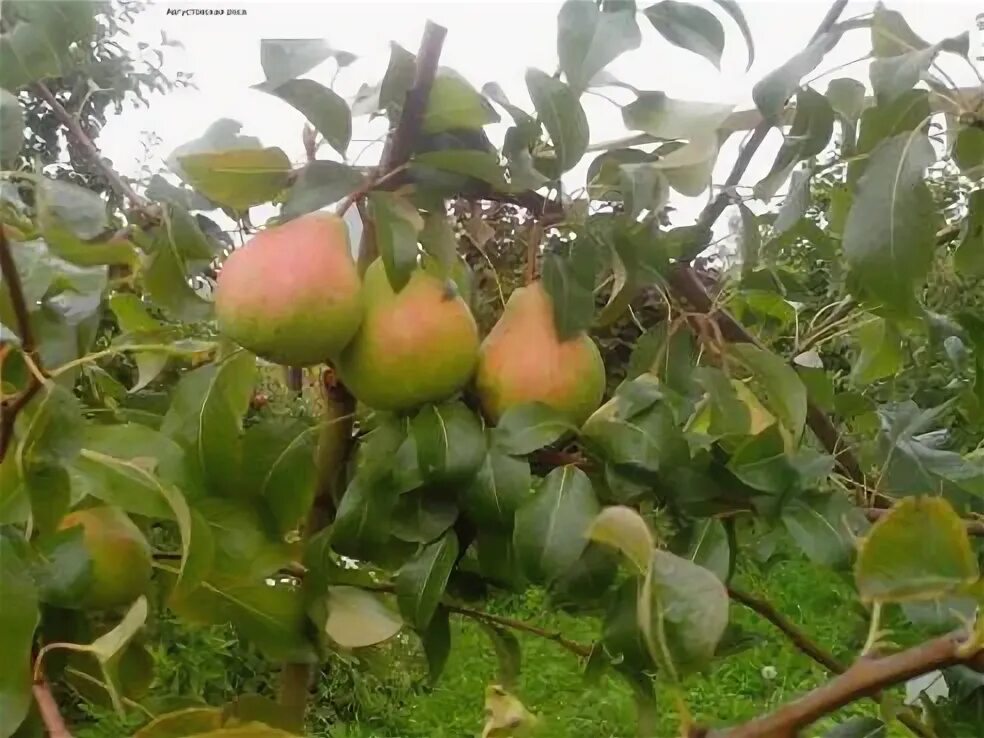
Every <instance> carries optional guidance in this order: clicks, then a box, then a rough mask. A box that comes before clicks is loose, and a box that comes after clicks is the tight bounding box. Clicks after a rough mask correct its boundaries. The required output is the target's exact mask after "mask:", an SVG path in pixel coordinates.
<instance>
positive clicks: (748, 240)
mask: <svg viewBox="0 0 984 738" xmlns="http://www.w3.org/2000/svg"><path fill="white" fill-rule="evenodd" d="M738 212H739V214H740V215H741V237H740V238H739V244H738V250H739V253H740V254H741V273H742V274H743V275H747V274H751V273H752V272H753V271H755V268H756V267H757V266H758V261H759V252H760V251H761V250H762V231H761V230H759V224H758V218H756V217H755V213H753V212H752V211H751V210H749V209H748V206H747V205H745V203H743V202H742V203H738Z"/></svg>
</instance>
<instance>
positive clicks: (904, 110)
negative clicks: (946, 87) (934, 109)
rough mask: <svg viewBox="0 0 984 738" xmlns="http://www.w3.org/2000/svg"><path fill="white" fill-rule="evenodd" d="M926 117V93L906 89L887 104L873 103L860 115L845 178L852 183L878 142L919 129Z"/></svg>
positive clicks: (858, 175)
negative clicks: (855, 144) (856, 137)
mask: <svg viewBox="0 0 984 738" xmlns="http://www.w3.org/2000/svg"><path fill="white" fill-rule="evenodd" d="M929 116H930V105H929V93H927V91H926V90H909V91H908V92H905V93H903V94H902V95H900V96H899V97H898V98H897V99H896V100H893V101H892V102H891V103H889V104H887V105H875V106H874V107H870V108H867V109H866V110H865V111H864V112H863V113H862V114H861V124H860V128H859V129H858V143H857V148H856V150H855V151H854V154H855V155H856V157H855V159H854V160H853V161H851V162H849V163H848V167H847V181H848V184H850V185H855V184H856V183H857V181H858V179H859V178H860V177H861V175H862V174H863V173H864V171H865V170H866V169H867V168H868V165H869V163H870V162H869V158H870V157H866V156H862V155H863V154H871V153H872V152H873V151H874V150H875V147H877V146H878V144H879V143H881V142H882V141H884V140H886V139H889V138H891V137H892V136H898V135H899V134H902V133H909V132H911V131H914V130H916V129H917V128H922V127H923V126H925V125H926V122H927V120H928V118H929Z"/></svg>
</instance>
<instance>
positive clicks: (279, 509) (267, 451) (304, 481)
mask: <svg viewBox="0 0 984 738" xmlns="http://www.w3.org/2000/svg"><path fill="white" fill-rule="evenodd" d="M319 430H320V428H319V427H318V426H311V425H308V424H307V423H304V422H302V421H300V420H297V419H288V418H280V417H273V418H268V419H264V420H262V421H261V422H259V423H257V424H255V425H253V426H250V428H249V429H248V430H247V431H246V434H245V435H244V436H243V471H242V474H243V476H242V486H243V487H244V488H245V489H251V490H252V491H253V492H254V493H255V494H256V495H257V496H258V497H261V498H263V499H264V500H266V503H267V506H268V507H269V508H270V512H272V513H273V517H274V520H275V527H276V529H277V531H279V532H280V533H281V534H286V533H289V532H290V531H293V530H297V527H298V525H299V523H300V522H301V519H302V518H303V517H304V516H305V515H306V514H307V512H308V510H309V509H310V507H311V503H312V502H313V501H314V493H315V483H316V476H317V475H316V469H315V452H316V448H317V442H318V431H319Z"/></svg>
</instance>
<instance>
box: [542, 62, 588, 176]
mask: <svg viewBox="0 0 984 738" xmlns="http://www.w3.org/2000/svg"><path fill="white" fill-rule="evenodd" d="M526 86H527V88H528V89H529V92H530V98H532V100H533V106H534V107H535V108H536V112H537V113H538V114H539V116H540V121H541V122H542V123H543V126H544V128H546V129H547V133H548V134H549V136H550V141H551V143H552V144H553V151H552V152H550V154H549V155H543V156H541V157H539V158H537V159H536V166H537V169H539V170H540V171H541V172H543V173H544V174H545V175H546V176H547V177H550V178H551V179H556V178H557V177H559V176H560V175H561V174H563V173H564V172H566V171H567V170H568V169H571V168H573V167H574V165H575V164H577V163H578V162H579V161H580V160H581V157H582V156H583V155H584V152H585V151H586V150H587V148H588V135H589V131H588V119H587V116H585V114H584V108H582V107H581V103H580V102H578V99H577V95H576V94H575V93H574V91H573V90H572V89H571V88H570V87H568V86H567V85H565V84H564V83H563V82H561V81H560V80H559V79H554V78H553V77H551V76H550V75H548V74H547V73H545V72H542V71H540V70H539V69H529V70H527V72H526Z"/></svg>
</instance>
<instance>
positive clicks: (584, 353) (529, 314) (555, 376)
mask: <svg viewBox="0 0 984 738" xmlns="http://www.w3.org/2000/svg"><path fill="white" fill-rule="evenodd" d="M475 389H476V391H477V393H478V397H479V400H480V401H481V404H482V409H483V411H484V412H485V415H486V416H487V417H488V418H489V420H491V421H492V422H493V423H494V422H498V420H499V418H501V417H502V414H503V413H504V412H505V411H506V410H508V409H509V408H511V407H513V406H515V405H521V404H525V403H529V402H541V403H543V404H545V405H549V406H550V407H552V408H554V409H555V410H557V411H559V412H561V413H563V414H564V415H565V416H567V418H568V419H569V420H570V421H571V422H572V423H574V424H575V425H581V423H583V422H584V420H586V419H587V417H588V416H589V415H591V413H593V412H594V411H595V410H596V409H597V408H598V405H599V404H600V403H601V399H602V396H603V395H604V392H605V365H604V362H603V361H602V359H601V354H600V352H599V351H598V347H597V346H596V345H595V343H594V341H592V340H591V338H590V337H588V336H587V335H586V334H584V333H582V334H579V335H577V336H574V337H572V338H570V339H568V340H565V341H561V340H560V338H559V337H558V335H557V329H556V326H555V324H554V316H553V304H552V302H551V300H550V296H549V295H548V294H547V291H546V290H545V289H544V287H543V285H542V284H541V283H540V282H534V283H532V284H530V285H528V286H526V287H520V288H518V289H516V290H515V291H513V293H512V295H510V296H509V301H508V302H507V303H506V308H505V310H504V311H503V313H502V316H501V317H500V318H499V322H497V323H496V324H495V326H494V327H493V328H492V330H491V331H490V332H489V335H488V336H487V337H486V338H485V340H484V341H483V342H482V346H481V348H480V350H479V361H478V371H477V372H476V376H475Z"/></svg>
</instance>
